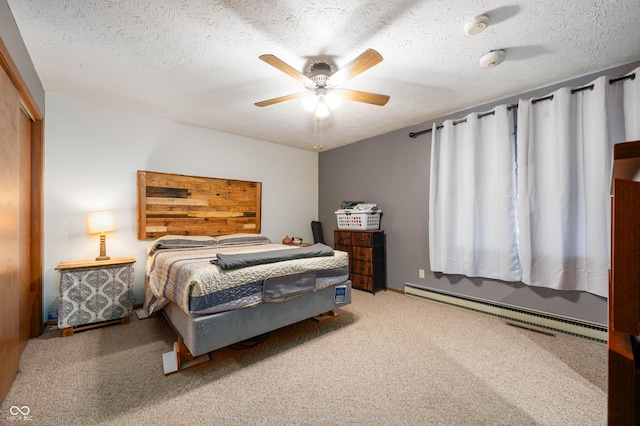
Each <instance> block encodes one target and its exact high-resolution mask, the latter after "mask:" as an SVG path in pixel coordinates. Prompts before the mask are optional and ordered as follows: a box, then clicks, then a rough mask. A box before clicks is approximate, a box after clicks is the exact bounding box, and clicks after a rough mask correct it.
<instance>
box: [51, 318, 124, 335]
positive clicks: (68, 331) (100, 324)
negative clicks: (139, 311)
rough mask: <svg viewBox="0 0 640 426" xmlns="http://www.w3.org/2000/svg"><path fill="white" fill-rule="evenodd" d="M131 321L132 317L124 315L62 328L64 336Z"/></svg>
mask: <svg viewBox="0 0 640 426" xmlns="http://www.w3.org/2000/svg"><path fill="white" fill-rule="evenodd" d="M130 321H131V319H130V318H129V317H122V318H120V319H115V320H109V321H102V322H96V323H93V324H87V325H77V326H73V327H66V328H62V329H61V330H62V337H69V336H73V333H74V332H76V331H83V330H91V329H92V328H99V327H104V326H107V325H113V324H129V322H130Z"/></svg>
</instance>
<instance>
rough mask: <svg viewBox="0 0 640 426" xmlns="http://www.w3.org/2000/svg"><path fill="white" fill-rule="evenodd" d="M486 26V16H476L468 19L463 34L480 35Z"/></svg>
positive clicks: (487, 18) (487, 23)
mask: <svg viewBox="0 0 640 426" xmlns="http://www.w3.org/2000/svg"><path fill="white" fill-rule="evenodd" d="M488 26H489V17H488V16H487V15H478V16H476V17H475V18H471V19H469V20H468V21H467V22H466V23H465V24H464V32H465V33H467V34H468V35H476V34H480V33H481V32H482V31H484V29H485V28H487V27H488Z"/></svg>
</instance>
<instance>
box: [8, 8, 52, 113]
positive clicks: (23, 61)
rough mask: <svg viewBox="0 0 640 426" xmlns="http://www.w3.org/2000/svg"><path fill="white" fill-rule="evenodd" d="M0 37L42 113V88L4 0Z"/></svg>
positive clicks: (43, 97)
mask: <svg viewBox="0 0 640 426" xmlns="http://www.w3.org/2000/svg"><path fill="white" fill-rule="evenodd" d="M0 39H2V42H3V43H4V45H5V46H7V50H8V51H9V54H11V59H12V60H13V62H14V63H15V64H16V67H18V70H19V71H20V75H21V77H22V79H23V80H24V81H25V83H26V84H27V86H28V87H29V91H30V92H31V96H33V99H34V101H35V103H36V105H38V108H39V109H40V112H41V113H42V114H43V115H44V107H45V101H44V99H45V96H44V89H43V88H42V83H41V82H40V77H38V74H37V73H36V70H35V67H34V66H33V62H32V61H31V56H29V52H27V48H26V47H25V45H24V42H23V41H22V36H21V35H20V31H19V30H18V26H17V25H16V21H15V20H14V19H13V15H12V14H11V9H10V8H9V3H7V1H6V0H0Z"/></svg>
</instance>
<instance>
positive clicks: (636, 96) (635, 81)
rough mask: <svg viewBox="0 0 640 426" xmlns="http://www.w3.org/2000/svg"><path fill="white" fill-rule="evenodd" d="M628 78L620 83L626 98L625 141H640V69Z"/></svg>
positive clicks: (617, 84)
mask: <svg viewBox="0 0 640 426" xmlns="http://www.w3.org/2000/svg"><path fill="white" fill-rule="evenodd" d="M627 75H628V76H631V77H633V78H628V79H626V80H624V81H621V82H620V83H615V85H616V86H620V87H621V90H622V92H623V98H624V128H625V139H624V141H637V140H640V68H636V69H635V70H634V71H633V72H631V73H629V74H627Z"/></svg>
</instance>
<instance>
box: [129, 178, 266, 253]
mask: <svg viewBox="0 0 640 426" xmlns="http://www.w3.org/2000/svg"><path fill="white" fill-rule="evenodd" d="M261 201H262V183H261V182H250V181H242V180H232V179H217V178H208V177H198V176H186V175H177V174H170V173H157V172H148V171H143V170H138V239H140V240H147V239H153V238H158V237H161V236H163V235H225V234H233V233H237V232H248V233H256V234H257V233H260V207H261Z"/></svg>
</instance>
